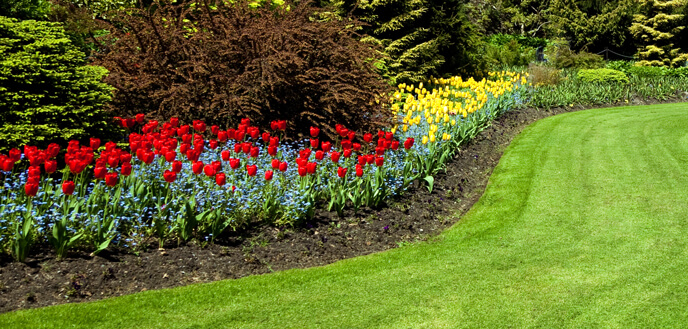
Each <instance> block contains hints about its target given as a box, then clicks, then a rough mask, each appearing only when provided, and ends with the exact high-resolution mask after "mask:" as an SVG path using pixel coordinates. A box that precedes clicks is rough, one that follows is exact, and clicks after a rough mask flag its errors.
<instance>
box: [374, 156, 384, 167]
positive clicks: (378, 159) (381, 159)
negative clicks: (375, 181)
mask: <svg viewBox="0 0 688 329" xmlns="http://www.w3.org/2000/svg"><path fill="white" fill-rule="evenodd" d="M384 163H385V158H384V157H376V158H375V165H376V166H378V167H381V166H382V164H384Z"/></svg>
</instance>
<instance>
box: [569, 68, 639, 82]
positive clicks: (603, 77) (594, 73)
mask: <svg viewBox="0 0 688 329" xmlns="http://www.w3.org/2000/svg"><path fill="white" fill-rule="evenodd" d="M578 79H580V80H581V81H583V82H620V83H628V77H627V76H626V73H623V72H621V71H617V70H612V69H591V70H586V69H583V70H580V71H578Z"/></svg>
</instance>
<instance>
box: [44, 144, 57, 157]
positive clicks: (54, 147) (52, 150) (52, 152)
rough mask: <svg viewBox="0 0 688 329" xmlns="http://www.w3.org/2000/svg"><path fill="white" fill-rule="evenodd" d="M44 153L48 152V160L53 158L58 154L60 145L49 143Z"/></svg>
mask: <svg viewBox="0 0 688 329" xmlns="http://www.w3.org/2000/svg"><path fill="white" fill-rule="evenodd" d="M46 151H47V152H48V156H49V157H50V158H54V157H56V156H57V155H58V154H59V153H60V145H57V144H56V143H50V145H48V149H47V150H46Z"/></svg>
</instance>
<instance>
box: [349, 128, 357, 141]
mask: <svg viewBox="0 0 688 329" xmlns="http://www.w3.org/2000/svg"><path fill="white" fill-rule="evenodd" d="M348 137H349V140H350V141H352V140H354V138H355V137H356V132H355V131H353V130H350V131H349V136H348Z"/></svg>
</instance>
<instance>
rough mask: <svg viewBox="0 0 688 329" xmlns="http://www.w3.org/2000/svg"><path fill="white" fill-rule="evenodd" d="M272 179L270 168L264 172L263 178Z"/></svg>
mask: <svg viewBox="0 0 688 329" xmlns="http://www.w3.org/2000/svg"><path fill="white" fill-rule="evenodd" d="M271 179H272V170H267V171H266V172H265V180H271Z"/></svg>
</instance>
